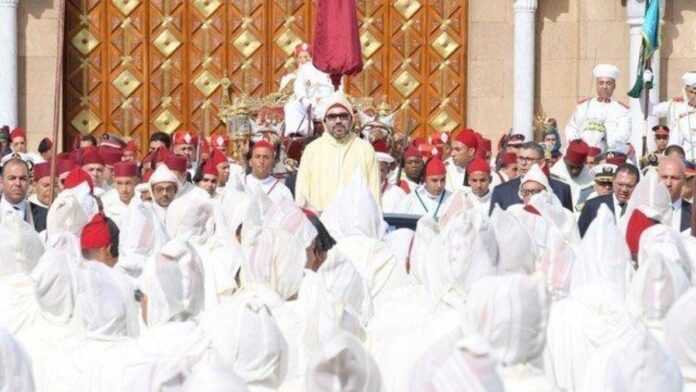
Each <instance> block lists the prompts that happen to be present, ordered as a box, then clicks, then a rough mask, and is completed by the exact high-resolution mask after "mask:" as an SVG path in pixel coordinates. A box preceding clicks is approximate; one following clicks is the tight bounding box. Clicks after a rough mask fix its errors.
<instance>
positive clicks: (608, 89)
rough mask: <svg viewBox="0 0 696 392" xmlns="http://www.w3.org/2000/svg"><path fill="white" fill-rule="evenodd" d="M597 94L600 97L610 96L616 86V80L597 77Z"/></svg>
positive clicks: (607, 97) (606, 97)
mask: <svg viewBox="0 0 696 392" xmlns="http://www.w3.org/2000/svg"><path fill="white" fill-rule="evenodd" d="M596 84H597V96H598V97H599V98H602V99H609V98H611V96H612V94H614V89H615V88H616V82H615V81H614V79H611V78H597V81H596Z"/></svg>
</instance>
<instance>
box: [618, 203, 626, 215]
mask: <svg viewBox="0 0 696 392" xmlns="http://www.w3.org/2000/svg"><path fill="white" fill-rule="evenodd" d="M619 207H621V216H624V214H625V213H626V203H619Z"/></svg>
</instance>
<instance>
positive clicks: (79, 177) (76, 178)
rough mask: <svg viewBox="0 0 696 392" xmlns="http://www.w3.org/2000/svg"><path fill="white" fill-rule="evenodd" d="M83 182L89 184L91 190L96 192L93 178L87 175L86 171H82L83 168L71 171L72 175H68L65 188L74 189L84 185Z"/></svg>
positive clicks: (74, 168) (64, 184) (75, 168)
mask: <svg viewBox="0 0 696 392" xmlns="http://www.w3.org/2000/svg"><path fill="white" fill-rule="evenodd" d="M83 182H87V184H89V189H90V190H94V183H93V182H92V177H91V176H90V175H89V174H87V172H86V171H84V170H82V168H81V167H73V168H72V169H71V170H70V174H68V177H66V178H65V181H64V182H63V186H64V187H65V189H72V188H75V187H76V186H78V185H80V184H82V183H83Z"/></svg>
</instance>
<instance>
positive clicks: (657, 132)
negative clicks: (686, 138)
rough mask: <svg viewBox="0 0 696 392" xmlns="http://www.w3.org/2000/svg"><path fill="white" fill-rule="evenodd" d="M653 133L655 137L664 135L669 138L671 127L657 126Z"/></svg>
mask: <svg viewBox="0 0 696 392" xmlns="http://www.w3.org/2000/svg"><path fill="white" fill-rule="evenodd" d="M652 130H653V132H655V135H663V136H669V127H667V126H664V125H656V126H654V127H653V129H652Z"/></svg>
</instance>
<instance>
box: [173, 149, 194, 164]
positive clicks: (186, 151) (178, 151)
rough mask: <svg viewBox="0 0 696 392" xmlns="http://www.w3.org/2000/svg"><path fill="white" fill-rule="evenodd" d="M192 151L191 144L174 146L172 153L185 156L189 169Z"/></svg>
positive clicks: (192, 157)
mask: <svg viewBox="0 0 696 392" xmlns="http://www.w3.org/2000/svg"><path fill="white" fill-rule="evenodd" d="M194 151H195V149H194V148H193V144H176V145H174V153H175V154H179V155H183V156H185V157H186V161H187V164H188V166H189V167H191V162H193V159H194V156H193V155H194Z"/></svg>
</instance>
